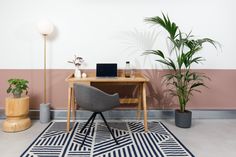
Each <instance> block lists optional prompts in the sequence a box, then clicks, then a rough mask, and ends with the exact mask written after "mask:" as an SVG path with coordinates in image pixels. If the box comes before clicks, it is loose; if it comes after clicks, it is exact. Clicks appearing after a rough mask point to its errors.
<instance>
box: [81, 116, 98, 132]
mask: <svg viewBox="0 0 236 157" xmlns="http://www.w3.org/2000/svg"><path fill="white" fill-rule="evenodd" d="M94 116H96V113H95V112H94V113H93V114H92V115H91V116H90V118H89V120H88V121H87V122H86V124H85V125H84V126H83V128H82V129H81V130H80V133H82V132H83V131H84V129H85V128H86V126H87V125H88V124H89V122H90V121H91V120H92V119H93V118H94Z"/></svg>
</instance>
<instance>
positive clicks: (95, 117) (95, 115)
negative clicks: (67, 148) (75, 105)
mask: <svg viewBox="0 0 236 157" xmlns="http://www.w3.org/2000/svg"><path fill="white" fill-rule="evenodd" d="M94 114H95V115H94V116H93V119H92V122H91V123H90V126H89V129H88V130H87V132H86V134H85V137H84V140H83V142H82V144H81V145H80V147H79V150H81V148H82V146H83V145H84V142H85V140H86V137H87V136H88V134H89V132H90V129H91V127H92V125H93V121H94V119H95V118H96V115H97V113H94Z"/></svg>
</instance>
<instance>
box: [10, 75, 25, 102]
mask: <svg viewBox="0 0 236 157" xmlns="http://www.w3.org/2000/svg"><path fill="white" fill-rule="evenodd" d="M8 83H9V87H8V89H7V93H12V94H13V96H14V98H20V97H21V94H22V93H23V92H24V91H25V94H26V95H27V94H28V88H29V87H28V83H29V81H27V80H24V79H9V80H8Z"/></svg>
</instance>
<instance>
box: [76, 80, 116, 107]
mask: <svg viewBox="0 0 236 157" xmlns="http://www.w3.org/2000/svg"><path fill="white" fill-rule="evenodd" d="M74 90H75V91H74V92H75V98H76V103H77V104H78V105H79V106H80V107H82V108H83V109H86V110H89V111H93V112H103V111H107V110H110V109H112V108H114V107H116V106H119V105H120V101H119V94H118V93H115V94H113V95H110V94H107V93H105V92H103V91H101V90H99V89H97V88H95V87H92V86H87V85H83V84H78V83H75V84H74Z"/></svg>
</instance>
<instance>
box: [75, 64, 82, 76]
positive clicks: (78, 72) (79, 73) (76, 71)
mask: <svg viewBox="0 0 236 157" xmlns="http://www.w3.org/2000/svg"><path fill="white" fill-rule="evenodd" d="M75 77H76V78H81V71H80V69H79V68H78V67H76V68H75Z"/></svg>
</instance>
